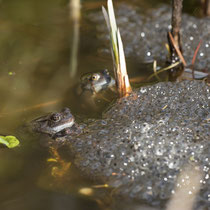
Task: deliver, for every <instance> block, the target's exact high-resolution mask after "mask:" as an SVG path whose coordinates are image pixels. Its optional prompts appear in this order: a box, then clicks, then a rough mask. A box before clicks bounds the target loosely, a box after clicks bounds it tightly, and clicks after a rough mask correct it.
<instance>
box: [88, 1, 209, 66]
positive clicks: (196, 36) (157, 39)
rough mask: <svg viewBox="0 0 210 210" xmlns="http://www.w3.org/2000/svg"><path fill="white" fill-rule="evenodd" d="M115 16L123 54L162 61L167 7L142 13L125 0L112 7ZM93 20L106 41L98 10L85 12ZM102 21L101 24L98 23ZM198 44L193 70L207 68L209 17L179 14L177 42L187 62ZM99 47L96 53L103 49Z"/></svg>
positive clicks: (146, 60) (147, 60)
mask: <svg viewBox="0 0 210 210" xmlns="http://www.w3.org/2000/svg"><path fill="white" fill-rule="evenodd" d="M115 11H116V19H117V24H118V27H119V28H120V33H121V35H122V40H123V44H124V50H125V54H126V56H127V57H136V58H137V59H138V60H140V61H142V62H153V60H154V59H156V60H162V61H166V59H167V57H168V52H167V50H166V48H165V43H168V41H167V32H168V31H169V30H170V29H171V25H170V22H171V8H170V7H169V6H166V5H162V6H161V7H160V8H158V9H157V8H156V9H153V10H150V11H147V13H145V10H144V9H141V8H136V7H134V6H130V5H127V4H125V3H123V4H120V5H119V6H118V7H116V10H115ZM89 18H90V19H91V20H92V21H93V22H96V25H97V31H98V38H99V39H100V40H103V41H104V40H108V39H109V34H108V33H107V29H106V24H105V23H104V18H103V15H102V14H101V12H99V13H97V14H95V13H92V14H90V15H89ZM102 23H104V24H102ZM201 40H202V43H201V47H200V49H199V52H198V54H197V57H196V62H195V68H196V69H209V68H210V56H209V55H210V18H208V17H207V18H202V19H198V18H195V17H192V16H190V15H187V14H184V15H183V17H182V27H181V42H182V49H183V55H184V58H185V60H186V62H187V64H188V65H189V64H191V62H192V58H193V55H194V52H195V49H196V48H197V46H198V44H199V42H200V41H201ZM107 46H109V45H108V44H107V43H106V44H105V47H104V48H106V49H104V48H101V50H100V52H107V51H108V49H107Z"/></svg>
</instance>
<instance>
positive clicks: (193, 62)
mask: <svg viewBox="0 0 210 210" xmlns="http://www.w3.org/2000/svg"><path fill="white" fill-rule="evenodd" d="M201 43H202V40H201V41H200V42H199V43H198V46H197V47H196V50H195V52H194V55H193V59H192V77H193V79H195V71H194V64H195V59H196V57H197V54H198V51H199V49H200V46H201Z"/></svg>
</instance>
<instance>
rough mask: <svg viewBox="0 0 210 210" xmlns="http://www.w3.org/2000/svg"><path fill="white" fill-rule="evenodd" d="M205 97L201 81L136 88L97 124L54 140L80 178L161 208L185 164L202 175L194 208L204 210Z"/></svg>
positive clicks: (209, 146) (207, 165)
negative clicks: (90, 180)
mask: <svg viewBox="0 0 210 210" xmlns="http://www.w3.org/2000/svg"><path fill="white" fill-rule="evenodd" d="M209 97H210V87H209V86H208V85H206V84H205V83H204V82H202V81H182V82H173V83H172V82H161V83H158V84H154V85H149V86H146V87H141V88H138V89H135V90H133V92H132V93H131V94H130V95H129V96H127V97H123V98H120V99H117V100H116V102H115V103H113V104H112V105H110V107H109V109H108V110H106V111H105V112H104V113H103V115H102V117H101V119H95V120H93V121H91V122H88V123H85V124H86V125H85V129H83V128H79V132H76V133H74V132H73V133H72V132H69V133H68V132H66V133H65V135H63V136H58V137H57V138H55V141H56V142H63V144H64V145H65V147H67V148H68V151H69V154H71V156H72V157H74V159H73V163H74V164H75V166H76V167H77V168H78V169H79V170H80V171H81V173H82V174H84V175H85V176H87V177H89V178H90V179H93V180H94V181H96V182H98V183H105V184H106V186H108V187H109V188H110V189H114V190H113V193H112V196H113V197H114V196H115V195H116V196H117V197H119V196H120V197H123V198H124V199H132V200H135V201H140V202H142V200H143V201H144V202H146V203H148V204H149V205H152V206H158V207H162V206H163V205H165V203H166V202H167V200H168V199H170V198H171V196H172V194H173V192H174V186H175V184H176V180H177V178H178V175H179V173H180V172H181V171H182V170H183V169H184V168H185V166H187V165H190V166H192V167H193V168H195V170H198V171H200V172H201V173H202V174H203V177H202V180H201V186H200V188H201V191H200V193H199V194H198V196H197V201H196V204H195V209H205V208H207V207H208V206H209V200H208V195H209V194H210V192H209V189H210V178H209V169H210V162H209V159H210V154H209V150H210V141H209V135H210V134H209V130H210V129H209V127H210V126H209V111H210V106H209ZM69 112H71V111H70V110H69ZM50 116H51V115H50ZM48 119H50V118H48ZM50 121H51V120H50ZM37 123H38V124H39V123H41V124H42V121H37ZM47 125H48V124H47ZM75 126H76V127H78V126H80V123H79V122H78V120H77V119H76V118H75V120H74V121H73V123H71V124H70V126H69V129H70V130H72V129H73V128H74V127H75ZM38 127H42V126H38ZM48 130H49V129H45V130H44V132H46V133H49V132H48ZM52 130H53V134H54V130H55V129H52ZM37 131H38V132H40V131H41V132H43V129H41V130H40V131H39V130H37ZM50 135H51V134H50Z"/></svg>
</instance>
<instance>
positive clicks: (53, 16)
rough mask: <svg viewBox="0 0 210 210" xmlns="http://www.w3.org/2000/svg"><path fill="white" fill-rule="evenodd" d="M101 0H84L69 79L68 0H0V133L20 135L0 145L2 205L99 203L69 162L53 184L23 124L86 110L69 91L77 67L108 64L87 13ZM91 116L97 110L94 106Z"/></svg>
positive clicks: (43, 155) (133, 70) (138, 69)
mask: <svg viewBox="0 0 210 210" xmlns="http://www.w3.org/2000/svg"><path fill="white" fill-rule="evenodd" d="M132 2H133V3H134V4H136V2H135V1H132ZM132 2H131V3H132ZM154 2H156V1H155V0H154V1H152V0H150V1H142V3H140V5H141V6H145V7H148V8H149V7H152V4H153V3H154ZM160 2H161V1H160ZM102 4H103V5H104V4H105V1H100V2H97V1H85V2H84V6H83V8H82V15H83V17H84V19H82V22H81V29H80V30H81V32H80V34H81V38H80V40H81V42H80V47H79V55H78V72H77V75H76V78H74V79H70V77H69V59H70V51H71V44H72V43H71V40H72V25H71V24H70V22H69V14H68V1H64V0H59V1H57V0H46V1H40V0H38V1H37V0H36V1H35V0H31V1H28V0H18V1H17V0H14V1H5V0H2V1H0V64H1V70H0V97H1V100H0V128H1V129H0V133H1V134H5V135H15V136H17V137H18V138H19V139H20V141H21V145H20V147H18V148H16V149H13V150H8V149H6V148H0V186H1V187H0V195H1V196H0V209H1V210H13V209H15V210H19V209H21V210H24V209H40V210H41V209H53V210H58V209H59V210H60V209H98V208H99V207H98V204H97V202H96V201H94V198H91V199H89V198H88V197H85V196H81V195H79V194H78V189H79V188H81V187H85V186H87V185H88V184H89V183H88V182H86V181H84V178H81V177H79V178H78V177H77V173H78V172H76V170H75V169H74V168H73V167H70V172H69V174H68V175H69V177H68V179H63V180H62V182H60V186H59V185H58V183H57V181H58V180H57V179H54V178H52V174H51V169H52V167H53V164H51V163H48V162H47V161H46V160H47V159H48V158H49V157H51V154H50V153H49V151H48V149H47V148H42V147H41V146H40V144H39V140H40V136H37V135H35V134H31V133H30V132H29V131H27V130H25V128H22V129H20V127H21V126H22V125H23V124H25V123H26V122H29V121H30V120H32V119H34V118H36V117H37V116H41V115H42V114H45V113H47V112H51V111H55V110H60V109H61V108H62V107H63V106H69V107H70V108H71V109H72V110H73V113H76V114H78V115H79V114H80V113H83V115H85V111H87V110H85V111H83V110H82V108H81V106H80V103H81V101H80V100H79V99H78V98H77V97H75V96H74V88H75V85H76V84H77V83H78V81H79V78H80V75H81V74H83V73H86V72H95V71H99V70H101V69H105V68H108V69H112V61H111V56H107V57H102V56H99V55H98V54H97V46H98V44H99V43H98V42H97V41H96V37H95V36H96V35H95V34H94V33H93V32H94V27H95V26H93V25H91V24H90V23H89V22H88V21H87V20H85V16H86V14H87V13H90V12H91V11H92V10H94V11H95V10H97V11H98V10H100V7H101V5H102ZM90 32H91V33H90ZM146 68H147V69H150V66H148V65H147V64H144V65H143V64H139V63H138V62H136V61H132V60H128V69H130V72H129V74H130V75H132V76H145V75H147V74H148V73H147V72H146V71H145V69H146ZM151 69H152V68H151ZM151 71H152V70H151ZM78 104H79V105H78ZM86 116H87V115H86ZM90 116H98V117H99V116H100V114H97V113H94V111H93V112H91V113H90ZM75 176H76V177H77V178H75ZM72 180H73V181H72ZM72 182H73V183H74V184H72Z"/></svg>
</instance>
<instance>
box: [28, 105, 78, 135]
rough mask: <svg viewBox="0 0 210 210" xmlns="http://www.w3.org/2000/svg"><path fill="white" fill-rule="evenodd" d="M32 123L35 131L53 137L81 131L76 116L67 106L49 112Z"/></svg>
mask: <svg viewBox="0 0 210 210" xmlns="http://www.w3.org/2000/svg"><path fill="white" fill-rule="evenodd" d="M30 125H31V127H32V130H33V131H34V132H38V133H42V134H46V135H48V136H49V137H51V138H52V139H55V138H57V137H58V136H59V137H61V136H64V135H66V134H67V133H68V134H70V133H72V134H73V133H74V132H75V133H76V132H78V131H79V130H78V129H77V127H76V126H75V118H74V116H73V115H72V114H71V111H70V109H69V108H67V107H66V108H63V109H62V110H61V111H60V112H53V113H48V114H46V115H44V116H42V117H39V118H37V119H34V120H32V121H31V122H30Z"/></svg>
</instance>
